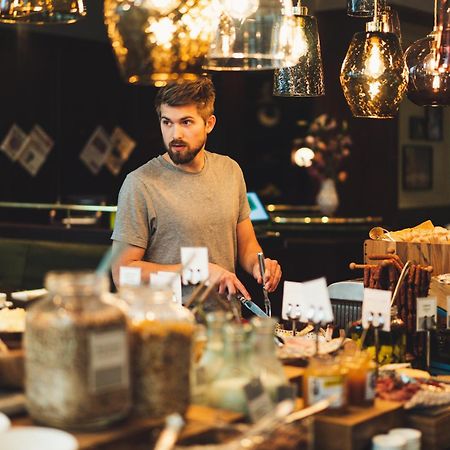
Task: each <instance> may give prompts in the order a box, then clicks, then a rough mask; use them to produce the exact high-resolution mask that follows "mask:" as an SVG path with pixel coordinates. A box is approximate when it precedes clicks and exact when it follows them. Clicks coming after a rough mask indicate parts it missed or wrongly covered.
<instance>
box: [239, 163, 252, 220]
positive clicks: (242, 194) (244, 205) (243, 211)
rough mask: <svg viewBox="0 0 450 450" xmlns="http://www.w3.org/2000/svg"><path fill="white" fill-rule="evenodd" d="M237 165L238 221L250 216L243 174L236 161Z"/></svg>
mask: <svg viewBox="0 0 450 450" xmlns="http://www.w3.org/2000/svg"><path fill="white" fill-rule="evenodd" d="M236 166H237V172H238V173H237V176H238V186H239V218H238V223H240V222H242V221H243V220H245V219H247V218H248V217H250V205H249V204H248V198H247V187H246V185H245V180H244V175H243V173H242V170H241V168H240V167H239V165H238V164H237V163H236Z"/></svg>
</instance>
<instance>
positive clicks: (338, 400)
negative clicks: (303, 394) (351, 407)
mask: <svg viewBox="0 0 450 450" xmlns="http://www.w3.org/2000/svg"><path fill="white" fill-rule="evenodd" d="M331 396H333V397H335V398H334V400H333V401H332V402H331V404H330V408H340V407H341V406H343V405H344V378H343V377H342V376H340V375H335V376H329V377H309V378H308V402H309V404H310V405H312V404H313V403H316V402H318V401H320V400H323V399H325V398H328V397H331Z"/></svg>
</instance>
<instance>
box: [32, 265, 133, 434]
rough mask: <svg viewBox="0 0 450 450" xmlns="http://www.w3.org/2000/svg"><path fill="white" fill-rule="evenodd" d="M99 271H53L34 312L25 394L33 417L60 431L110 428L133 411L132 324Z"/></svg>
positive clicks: (46, 281) (47, 277)
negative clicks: (110, 297) (109, 298)
mask: <svg viewBox="0 0 450 450" xmlns="http://www.w3.org/2000/svg"><path fill="white" fill-rule="evenodd" d="M108 283H109V282H108V279H107V278H106V277H100V276H98V275H97V274H95V273H94V272H49V273H48V274H47V276H46V278H45V287H46V288H47V290H48V291H49V294H48V296H47V298H46V299H44V300H41V301H40V302H38V303H36V304H35V305H33V306H32V307H31V308H30V309H29V311H28V312H27V317H26V330H25V369H26V370H25V372H26V379H25V393H26V402H27V409H28V412H29V414H30V415H31V417H32V418H33V419H34V420H36V421H38V422H41V423H43V424H46V425H51V426H56V427H60V428H76V429H90V428H96V427H102V426H106V425H109V424H111V423H112V422H115V421H117V420H119V419H121V418H123V417H124V416H126V415H127V413H128V411H129V409H130V400H131V399H130V383H129V378H130V377H129V346H128V335H127V322H126V317H125V315H124V313H123V312H122V311H121V310H120V309H119V308H117V307H115V306H113V305H111V304H106V303H104V302H103V301H102V296H103V295H105V294H106V292H107V291H108V288H109V284H108Z"/></svg>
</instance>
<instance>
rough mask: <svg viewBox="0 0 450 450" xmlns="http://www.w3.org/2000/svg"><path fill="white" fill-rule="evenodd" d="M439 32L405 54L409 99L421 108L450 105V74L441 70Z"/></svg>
mask: <svg viewBox="0 0 450 450" xmlns="http://www.w3.org/2000/svg"><path fill="white" fill-rule="evenodd" d="M439 40H440V38H439V31H437V30H435V31H433V32H432V33H431V34H429V35H428V36H427V37H425V38H423V39H419V40H418V41H416V42H414V43H413V44H411V45H410V46H409V47H408V49H407V50H406V52H405V59H406V64H407V66H408V71H409V81H408V90H407V93H406V95H407V96H408V98H409V99H410V100H411V101H412V102H413V103H415V104H416V105H419V106H443V105H449V104H450V73H449V72H447V71H445V70H439V67H438V49H437V45H438V43H439Z"/></svg>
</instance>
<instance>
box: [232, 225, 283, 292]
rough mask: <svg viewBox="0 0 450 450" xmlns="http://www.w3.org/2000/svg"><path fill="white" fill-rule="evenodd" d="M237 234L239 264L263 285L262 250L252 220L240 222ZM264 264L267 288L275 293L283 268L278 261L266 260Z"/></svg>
mask: <svg viewBox="0 0 450 450" xmlns="http://www.w3.org/2000/svg"><path fill="white" fill-rule="evenodd" d="M236 232H237V243H238V258H239V264H240V265H241V266H242V268H243V269H244V270H245V271H246V272H248V273H249V274H251V275H253V277H254V278H255V280H256V281H257V282H258V283H260V284H261V283H262V282H263V280H262V278H261V275H260V271H259V263H258V253H259V252H261V251H262V250H261V246H260V245H259V243H258V241H257V239H256V235H255V230H254V229H253V224H252V222H251V220H250V218H247V219H245V220H243V221H242V222H239V223H238V225H237V228H236ZM264 262H265V265H266V272H265V274H264V278H265V280H266V284H265V288H266V289H267V290H268V291H269V292H273V291H274V290H275V289H276V288H277V286H278V283H279V282H280V279H281V267H280V265H279V264H278V261H276V260H274V259H270V258H265V260H264Z"/></svg>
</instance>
